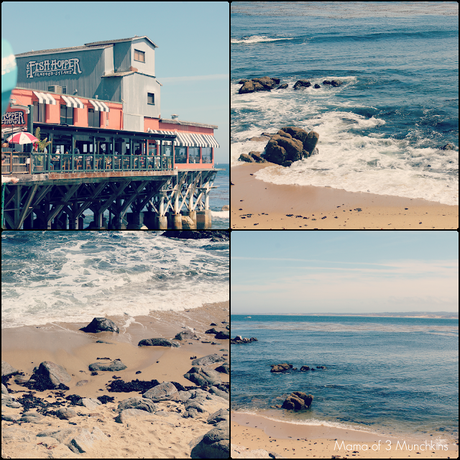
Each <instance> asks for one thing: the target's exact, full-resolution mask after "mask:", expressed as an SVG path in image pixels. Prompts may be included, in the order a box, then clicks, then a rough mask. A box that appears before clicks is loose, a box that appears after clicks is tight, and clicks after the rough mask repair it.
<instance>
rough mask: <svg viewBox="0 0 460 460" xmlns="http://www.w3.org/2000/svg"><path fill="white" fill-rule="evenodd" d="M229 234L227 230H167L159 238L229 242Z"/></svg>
mask: <svg viewBox="0 0 460 460" xmlns="http://www.w3.org/2000/svg"><path fill="white" fill-rule="evenodd" d="M229 235H230V233H229V231H228V230H167V231H165V232H163V233H162V235H161V236H165V237H166V238H180V239H191V240H198V239H207V238H210V239H211V241H213V242H216V241H229V239H230V236H229Z"/></svg>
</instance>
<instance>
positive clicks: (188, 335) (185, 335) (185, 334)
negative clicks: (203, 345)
mask: <svg viewBox="0 0 460 460" xmlns="http://www.w3.org/2000/svg"><path fill="white" fill-rule="evenodd" d="M174 338H175V339H176V340H181V341H182V340H198V339H199V337H198V336H197V335H196V334H195V333H194V332H193V331H182V332H179V333H178V334H176V335H175V337H174Z"/></svg>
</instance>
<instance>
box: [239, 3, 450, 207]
mask: <svg viewBox="0 0 460 460" xmlns="http://www.w3.org/2000/svg"><path fill="white" fill-rule="evenodd" d="M231 12H232V14H231V20H232V27H231V31H232V32H231V69H232V73H231V82H232V85H231V93H232V111H231V114H232V115H231V116H232V120H231V123H232V125H231V126H232V139H231V144H232V145H231V152H232V153H231V157H232V164H236V163H237V159H238V157H239V155H240V154H241V153H249V152H250V151H262V150H263V147H264V144H262V143H260V142H255V141H249V139H251V138H252V137H254V136H260V135H261V133H262V132H270V133H275V132H277V131H278V130H279V129H280V128H281V127H283V126H298V127H301V128H304V129H306V130H312V129H313V130H315V131H316V132H318V133H319V135H320V138H319V143H318V148H319V152H320V153H319V155H316V156H313V157H311V158H308V159H304V160H301V161H298V162H295V163H294V164H293V165H292V166H291V167H290V168H282V167H269V168H264V169H263V171H259V172H258V173H257V174H256V177H257V178H258V179H261V180H264V181H267V182H272V183H276V184H299V185H317V186H330V187H333V188H339V189H345V190H348V191H361V192H368V191H369V192H372V193H377V194H388V195H396V196H404V197H409V198H425V199H428V200H431V201H436V202H441V203H445V204H452V205H453V204H457V201H458V3H456V2H431V3H422V2H405V3H404V2H233V3H232V4H231ZM265 75H268V76H271V77H278V78H280V79H281V83H288V85H289V87H288V89H285V90H272V91H271V92H256V93H251V94H241V95H240V94H238V89H239V88H240V87H241V85H240V84H238V81H239V80H240V79H242V78H255V77H262V76H265ZM299 79H308V80H309V81H310V82H311V83H312V87H310V88H306V89H303V90H298V91H294V90H293V88H292V87H293V84H294V83H295V82H296V81H297V80H299ZM331 79H339V80H342V81H343V82H344V84H343V85H342V86H340V87H337V88H334V87H329V86H323V85H322V82H323V80H331ZM315 83H319V84H320V85H321V88H320V89H314V88H313V86H314V84H315ZM447 143H452V144H453V145H454V150H440V147H442V146H445V145H446V144H447Z"/></svg>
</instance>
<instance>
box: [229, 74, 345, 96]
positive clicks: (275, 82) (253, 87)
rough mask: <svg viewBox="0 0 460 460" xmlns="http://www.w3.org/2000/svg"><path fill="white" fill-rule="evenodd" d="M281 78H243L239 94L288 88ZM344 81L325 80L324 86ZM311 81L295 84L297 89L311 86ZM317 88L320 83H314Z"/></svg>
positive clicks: (338, 84)
mask: <svg viewBox="0 0 460 460" xmlns="http://www.w3.org/2000/svg"><path fill="white" fill-rule="evenodd" d="M280 82H281V80H280V79H279V78H274V77H261V78H252V79H251V80H247V79H243V80H240V81H239V83H240V84H242V85H243V86H242V87H241V88H240V89H239V91H238V93H239V94H246V93H254V92H257V91H271V90H272V89H286V88H288V84H287V83H283V84H281V85H280ZM342 84H343V82H342V81H341V80H324V81H323V85H324V86H328V85H329V86H334V87H337V86H341V85H342ZM310 86H311V82H310V81H308V80H297V81H296V82H295V84H294V86H293V88H294V89H295V90H298V89H302V88H309V87H310ZM314 88H315V89H318V88H321V86H320V85H318V83H316V84H315V85H314Z"/></svg>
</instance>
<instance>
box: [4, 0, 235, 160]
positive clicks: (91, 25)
mask: <svg viewBox="0 0 460 460" xmlns="http://www.w3.org/2000/svg"><path fill="white" fill-rule="evenodd" d="M135 35H139V36H142V35H147V37H149V38H150V39H151V40H152V41H153V42H154V43H155V44H156V45H158V49H156V51H155V69H156V73H157V75H156V77H157V79H158V81H159V82H160V83H161V84H162V85H163V87H162V88H161V114H162V116H163V117H164V118H170V117H171V114H173V113H176V114H178V115H179V120H185V121H195V122H199V123H209V124H213V125H218V126H219V129H217V130H216V131H215V136H216V139H217V140H218V142H219V144H220V146H221V148H220V149H217V150H216V159H217V161H218V162H220V163H228V162H229V160H228V158H229V148H228V145H229V89H228V87H229V4H228V3H227V2H18V1H13V2H8V1H6V2H2V38H6V39H7V40H8V41H9V42H10V43H11V46H12V48H13V51H14V53H16V54H18V53H24V52H26V51H31V50H35V51H38V50H43V49H50V48H61V47H62V48H63V47H68V46H80V45H84V44H85V43H91V42H96V41H102V40H112V39H119V38H129V37H134V36H135Z"/></svg>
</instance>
